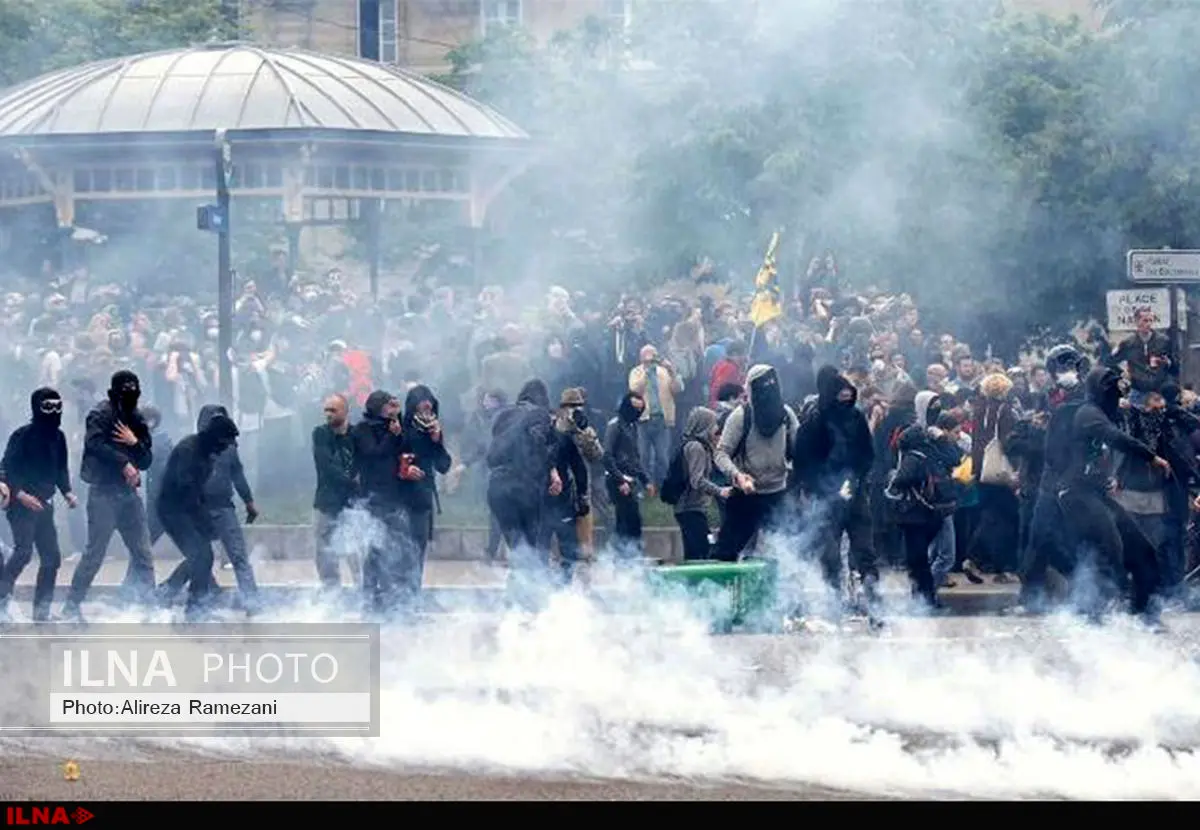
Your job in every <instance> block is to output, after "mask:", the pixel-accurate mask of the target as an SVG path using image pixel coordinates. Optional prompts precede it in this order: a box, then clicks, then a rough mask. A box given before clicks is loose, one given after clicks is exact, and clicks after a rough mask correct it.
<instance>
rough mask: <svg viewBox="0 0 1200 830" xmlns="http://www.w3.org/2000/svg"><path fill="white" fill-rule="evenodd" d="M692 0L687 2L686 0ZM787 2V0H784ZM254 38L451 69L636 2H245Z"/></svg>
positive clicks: (1092, 11) (1068, 6)
mask: <svg viewBox="0 0 1200 830" xmlns="http://www.w3.org/2000/svg"><path fill="white" fill-rule="evenodd" d="M684 1H685V0H680V2H684ZM780 1H782V0H780ZM238 2H239V16H240V19H241V21H242V23H243V25H244V26H246V28H247V29H248V31H249V34H250V36H251V37H252V38H253V39H254V40H256V41H258V42H261V43H264V44H266V45H268V46H274V47H287V46H296V47H302V48H305V49H311V50H313V51H317V52H324V53H328V54H334V55H355V56H358V57H362V58H368V59H370V60H377V61H382V62H384V63H389V64H395V65H398V66H403V67H405V68H408V69H411V70H414V71H416V72H420V73H423V74H437V73H440V72H444V71H445V70H446V69H447V63H446V53H447V52H449V51H450V50H451V49H454V48H455V47H456V46H460V45H462V44H464V43H468V42H470V41H472V40H475V39H477V38H479V37H482V36H484V35H486V34H487V33H488V31H490V30H492V29H494V28H495V27H499V26H520V27H521V28H522V29H524V30H525V31H527V32H529V33H531V34H532V35H533V36H534V37H537V38H538V39H539V40H541V39H546V38H549V37H550V36H551V35H553V34H554V33H555V32H557V31H561V30H563V29H571V28H574V27H575V26H577V25H579V24H580V23H582V22H583V21H584V20H585V19H587V18H588V17H596V18H599V19H602V20H605V21H608V22H610V23H612V24H614V25H618V26H628V25H629V23H630V22H631V20H632V16H633V13H634V6H635V4H636V2H637V0H238ZM1007 2H1008V3H1009V5H1010V6H1012V7H1013V8H1016V9H1020V10H1023V11H1044V12H1047V13H1049V14H1055V15H1064V16H1065V15H1070V14H1077V15H1079V16H1080V17H1081V18H1082V19H1083V20H1085V21H1087V22H1088V23H1089V25H1092V26H1098V25H1099V22H1100V15H1099V14H1098V13H1097V11H1096V8H1095V3H1094V0H1007Z"/></svg>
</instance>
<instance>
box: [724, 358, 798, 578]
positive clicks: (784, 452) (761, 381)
mask: <svg viewBox="0 0 1200 830" xmlns="http://www.w3.org/2000/svg"><path fill="white" fill-rule="evenodd" d="M746 386H747V387H748V390H749V400H748V401H747V402H746V403H744V404H742V405H741V406H739V407H738V408H737V409H735V410H734V411H733V412H732V413H730V415H729V417H728V418H727V419H726V420H725V426H724V428H723V429H722V430H721V439H720V440H719V441H718V442H717V447H716V450H715V452H714V453H713V461H714V463H715V464H716V466H717V469H718V470H720V471H721V472H722V473H724V474H725V475H726V476H728V477H729V480H730V481H732V482H733V488H734V490H733V494H732V495H731V496H730V497H729V499H728V501H726V503H725V521H724V522H722V524H721V530H720V531H719V533H718V534H717V551H716V558H717V559H720V560H723V561H725V562H734V561H737V559H738V557H739V556H740V555H741V553H742V551H743V550H744V549H745V548H746V546H747V545H749V544H750V542H751V541H752V540H753V539H754V538H755V536H756V535H757V534H758V533H759V532H760V531H764V530H768V529H769V528H770V527H771V526H772V524H773V523H774V522H775V521H776V520H777V517H778V514H779V513H780V512H781V511H782V509H783V505H784V500H785V497H786V495H787V486H788V473H789V471H790V469H791V457H792V446H793V443H794V441H795V438H796V432H797V430H798V429H799V421H798V420H797V418H796V413H795V412H793V411H792V409H791V407H789V406H787V405H786V404H784V402H783V393H782V391H781V390H780V388H779V377H778V375H777V374H776V373H775V369H774V368H772V367H771V366H767V365H764V364H759V365H757V366H754V367H752V368H751V369H750V371H749V372H748V373H747V374H746Z"/></svg>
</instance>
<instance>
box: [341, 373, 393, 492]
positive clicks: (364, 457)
mask: <svg viewBox="0 0 1200 830" xmlns="http://www.w3.org/2000/svg"><path fill="white" fill-rule="evenodd" d="M391 399H392V396H391V395H390V394H388V393H387V392H384V391H376V392H372V393H371V394H370V396H368V398H367V403H366V405H365V406H364V407H363V419H362V420H361V421H359V422H358V423H357V424H355V425H354V426H353V427H352V428H351V430H350V434H351V435H352V436H353V437H354V469H355V472H356V473H357V474H358V483H359V487H360V488H361V490H362V493H363V495H365V496H366V497H367V501H368V503H369V504H370V505H371V506H372V507H376V508H381V509H390V508H395V507H398V506H399V504H400V479H399V478H398V477H397V475H398V473H399V471H400V453H401V451H402V450H401V447H402V443H401V436H400V435H393V434H392V433H391V431H390V430H389V429H388V423H389V421H388V420H387V419H386V418H384V417H383V415H382V410H383V407H384V406H385V405H386V404H387V402H388V401H390V400H391Z"/></svg>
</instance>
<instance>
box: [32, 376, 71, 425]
mask: <svg viewBox="0 0 1200 830" xmlns="http://www.w3.org/2000/svg"><path fill="white" fill-rule="evenodd" d="M29 409H30V412H32V414H33V425H34V426H35V427H36V428H38V429H44V430H46V431H47V432H52V431H54V430H56V429H58V428H59V427H61V426H62V411H63V402H62V396H61V395H59V394H58V392H56V391H55V390H53V389H51V388H49V387H47V386H43V387H42V388H41V389H35V390H34V391H33V394H32V395H30V396H29Z"/></svg>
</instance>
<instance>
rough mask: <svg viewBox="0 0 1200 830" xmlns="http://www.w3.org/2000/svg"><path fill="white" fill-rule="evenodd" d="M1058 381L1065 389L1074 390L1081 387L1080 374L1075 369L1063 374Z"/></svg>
mask: <svg viewBox="0 0 1200 830" xmlns="http://www.w3.org/2000/svg"><path fill="white" fill-rule="evenodd" d="M1056 380H1057V381H1058V385H1059V386H1061V387H1062V388H1063V389H1074V388H1075V387H1076V386H1078V385H1079V373H1078V372H1076V371H1075V370H1074V369H1071V370H1068V371H1066V372H1063V373H1062V374H1061V375H1059V376H1058V377H1057V378H1056Z"/></svg>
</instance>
